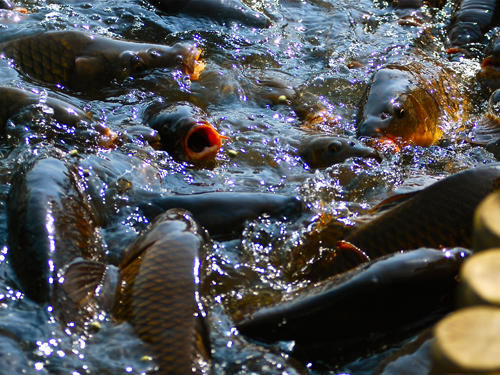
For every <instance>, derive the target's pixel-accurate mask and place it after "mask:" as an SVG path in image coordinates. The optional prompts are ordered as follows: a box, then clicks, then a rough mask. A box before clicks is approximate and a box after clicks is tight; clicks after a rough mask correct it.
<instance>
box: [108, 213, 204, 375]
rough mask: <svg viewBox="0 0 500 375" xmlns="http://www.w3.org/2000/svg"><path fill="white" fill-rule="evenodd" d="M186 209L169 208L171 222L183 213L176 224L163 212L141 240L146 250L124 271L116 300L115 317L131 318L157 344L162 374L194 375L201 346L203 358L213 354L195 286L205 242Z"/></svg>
mask: <svg viewBox="0 0 500 375" xmlns="http://www.w3.org/2000/svg"><path fill="white" fill-rule="evenodd" d="M185 212H187V211H183V210H171V211H168V212H167V215H170V220H171V218H172V217H173V216H179V217H178V220H177V221H175V222H169V221H162V220H165V215H162V216H160V218H159V224H158V225H157V226H156V227H155V228H154V229H153V230H152V231H150V232H149V233H148V234H147V235H146V236H145V237H144V241H141V243H140V244H139V248H142V249H143V250H144V251H143V253H142V254H140V255H139V256H138V257H136V258H135V259H133V260H132V261H130V263H128V264H127V265H126V266H125V267H124V268H123V269H122V285H125V286H124V288H123V289H122V293H118V294H117V298H116V300H115V306H116V308H115V315H116V316H117V317H118V318H122V319H126V320H128V321H129V322H130V323H131V324H132V325H133V327H134V329H135V331H136V333H137V335H138V336H139V337H140V338H141V339H142V340H143V341H145V342H147V343H149V344H150V345H151V346H152V348H153V350H154V352H155V355H156V358H157V360H158V363H159V365H160V373H161V374H170V375H172V374H188V373H192V372H193V371H192V368H193V366H194V365H193V363H194V361H195V360H196V355H197V354H198V353H199V352H200V350H201V351H202V353H201V355H202V357H208V355H207V354H206V352H205V350H204V347H205V344H206V343H205V342H203V339H202V337H203V336H204V332H203V330H204V328H203V323H202V320H201V319H202V317H201V315H200V314H201V312H200V311H199V310H198V306H197V290H198V286H197V284H196V277H197V275H196V272H197V271H196V268H197V262H198V260H197V259H198V258H197V257H198V254H199V252H200V251H201V249H202V247H203V244H204V241H203V239H202V237H201V236H200V235H199V234H198V233H196V232H194V231H190V230H188V229H187V227H186V225H185V224H184V222H182V221H181V218H182V216H181V214H179V213H185ZM190 221H192V219H190ZM193 223H194V222H193ZM127 262H128V259H125V263H127ZM203 352H205V353H203ZM195 367H196V366H195Z"/></svg>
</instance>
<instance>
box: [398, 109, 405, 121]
mask: <svg viewBox="0 0 500 375" xmlns="http://www.w3.org/2000/svg"><path fill="white" fill-rule="evenodd" d="M405 115H406V112H405V109H404V108H397V109H396V117H397V118H398V119H400V120H401V119H402V118H403V117H405Z"/></svg>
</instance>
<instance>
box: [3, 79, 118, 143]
mask: <svg viewBox="0 0 500 375" xmlns="http://www.w3.org/2000/svg"><path fill="white" fill-rule="evenodd" d="M40 113H43V114H47V113H50V117H51V118H52V119H54V120H55V121H56V122H57V123H59V124H61V125H65V126H66V127H68V128H74V129H78V128H80V127H83V128H85V129H89V128H93V129H95V130H97V131H98V132H99V133H100V135H101V136H102V137H98V138H99V139H96V143H98V144H99V145H101V146H105V145H107V144H108V143H110V142H112V141H114V140H115V138H116V134H114V133H113V132H112V131H111V130H110V129H109V128H107V127H105V126H102V125H101V124H96V123H95V122H94V121H93V120H92V119H91V118H90V117H89V115H87V114H86V113H85V112H83V111H82V110H81V109H79V108H76V107H75V106H73V105H71V104H69V103H66V102H64V101H62V100H59V99H56V98H51V97H47V96H46V95H39V94H35V93H33V92H30V91H26V90H21V89H18V88H15V87H8V86H0V135H4V134H5V132H6V127H7V122H8V121H9V120H10V119H12V118H13V117H17V116H21V117H22V119H23V121H25V122H27V123H29V122H32V121H33V120H34V119H35V117H36V116H37V115H38V114H40ZM86 141H87V142H90V141H91V140H89V139H86Z"/></svg>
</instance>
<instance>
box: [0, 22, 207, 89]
mask: <svg viewBox="0 0 500 375" xmlns="http://www.w3.org/2000/svg"><path fill="white" fill-rule="evenodd" d="M199 54H200V51H199V50H198V49H196V48H194V47H192V46H190V45H183V44H176V45H174V46H172V47H169V46H163V45H157V44H144V43H134V42H128V41H122V40H116V39H111V38H105V37H101V36H97V35H91V34H86V33H84V32H80V31H48V32H45V33H41V34H35V35H31V36H27V37H23V38H20V39H15V40H12V41H9V42H6V43H2V44H0V55H2V56H4V57H6V58H10V59H13V60H14V63H15V65H16V67H17V68H18V69H19V70H20V71H21V72H23V73H24V74H25V75H27V76H29V77H30V78H31V79H33V80H35V81H39V82H43V83H48V84H52V85H55V86H57V87H59V88H61V89H64V88H68V89H70V90H73V91H78V92H87V91H88V90H92V89H94V90H96V89H99V88H103V87H107V86H109V85H111V84H112V83H113V82H115V81H117V82H121V81H123V80H124V79H125V78H127V77H130V76H135V75H139V74H141V73H143V72H144V71H148V70H152V69H161V68H171V69H182V70H184V71H185V73H187V74H196V70H197V67H198V62H197V59H198V57H199Z"/></svg>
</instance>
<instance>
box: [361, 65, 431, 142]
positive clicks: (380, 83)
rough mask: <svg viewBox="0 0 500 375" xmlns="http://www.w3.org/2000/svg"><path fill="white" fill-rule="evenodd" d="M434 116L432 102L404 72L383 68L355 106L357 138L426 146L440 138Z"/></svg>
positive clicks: (424, 91)
mask: <svg viewBox="0 0 500 375" xmlns="http://www.w3.org/2000/svg"><path fill="white" fill-rule="evenodd" d="M438 117H439V107H438V105H437V103H436V101H435V100H434V98H433V97H432V95H431V94H430V93H429V92H427V91H426V90H425V89H423V88H422V87H419V86H418V85H417V84H416V83H415V82H414V79H413V77H412V76H411V75H410V74H409V73H408V72H406V71H404V70H399V69H394V68H384V69H381V70H379V71H378V72H377V73H376V74H375V75H374V77H373V80H372V82H371V84H369V85H368V86H367V89H366V90H365V93H364V94H363V96H362V98H361V101H360V103H359V109H358V114H357V118H356V122H357V124H358V136H366V137H386V138H389V139H401V140H403V141H408V142H414V143H415V144H417V145H419V146H430V145H431V144H433V143H434V142H435V141H437V139H439V137H440V136H441V133H440V130H439V129H436V128H437V120H438Z"/></svg>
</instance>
